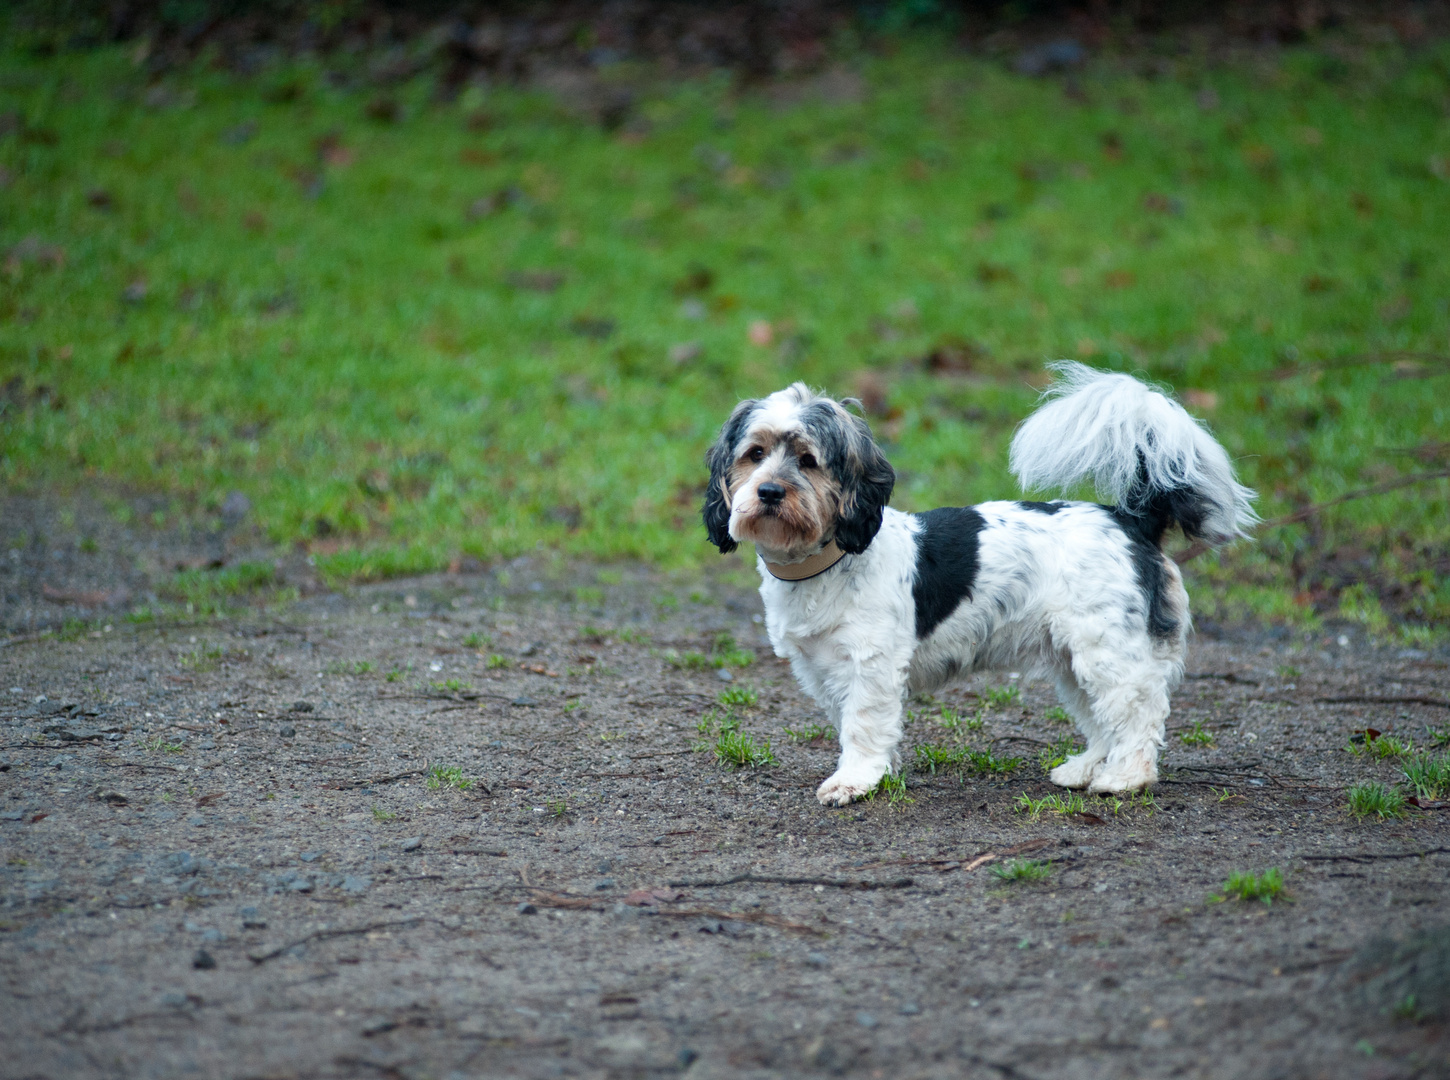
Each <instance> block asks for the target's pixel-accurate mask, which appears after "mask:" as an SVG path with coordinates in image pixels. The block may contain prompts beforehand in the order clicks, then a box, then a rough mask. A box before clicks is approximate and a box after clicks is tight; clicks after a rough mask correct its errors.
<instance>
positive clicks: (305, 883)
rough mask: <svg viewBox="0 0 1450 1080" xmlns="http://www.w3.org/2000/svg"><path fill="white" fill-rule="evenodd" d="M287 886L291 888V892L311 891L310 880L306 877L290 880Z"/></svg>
mask: <svg viewBox="0 0 1450 1080" xmlns="http://www.w3.org/2000/svg"><path fill="white" fill-rule="evenodd" d="M287 888H289V889H291V890H292V891H293V892H311V891H312V882H311V880H310V879H308V878H305V877H300V878H298V879H297V880H296V881H293V882H291V883H290V884H289V885H288V886H287Z"/></svg>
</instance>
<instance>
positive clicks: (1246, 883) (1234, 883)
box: [1208, 866, 1287, 905]
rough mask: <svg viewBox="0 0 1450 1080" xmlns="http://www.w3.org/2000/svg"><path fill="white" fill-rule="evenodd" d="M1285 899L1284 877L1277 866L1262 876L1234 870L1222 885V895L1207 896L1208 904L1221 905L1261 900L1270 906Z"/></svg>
mask: <svg viewBox="0 0 1450 1080" xmlns="http://www.w3.org/2000/svg"><path fill="white" fill-rule="evenodd" d="M1280 899H1287V897H1286V896H1285V894H1284V875H1283V873H1282V872H1280V870H1279V868H1278V867H1277V866H1274V867H1270V868H1269V869H1268V870H1265V871H1264V872H1263V873H1262V874H1250V873H1245V872H1244V871H1242V870H1236V871H1234V873H1232V874H1230V875H1229V878H1228V880H1227V881H1225V882H1224V883H1223V892H1222V893H1213V894H1211V895H1210V896H1209V898H1208V902H1209V903H1210V904H1222V903H1223V902H1224V901H1226V900H1262V901H1263V902H1264V903H1265V904H1267V905H1272V904H1273V902H1274V901H1275V900H1280Z"/></svg>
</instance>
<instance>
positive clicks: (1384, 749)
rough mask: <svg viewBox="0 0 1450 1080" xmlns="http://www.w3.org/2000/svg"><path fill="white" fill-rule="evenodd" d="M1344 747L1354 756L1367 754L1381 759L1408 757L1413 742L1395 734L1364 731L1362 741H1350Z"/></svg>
mask: <svg viewBox="0 0 1450 1080" xmlns="http://www.w3.org/2000/svg"><path fill="white" fill-rule="evenodd" d="M1356 734H1358V732H1356ZM1345 749H1346V750H1348V751H1349V752H1350V753H1351V754H1354V755H1355V756H1356V757H1359V756H1362V755H1366V754H1367V755H1369V756H1370V757H1372V758H1374V759H1376V760H1378V761H1383V760H1384V759H1385V758H1397V757H1409V756H1410V755H1411V754H1413V753H1414V752H1415V744H1414V743H1412V742H1410V741H1409V740H1408V739H1401V738H1399V737H1398V736H1395V735H1377V734H1375V733H1373V732H1372V731H1366V732H1365V733H1364V741H1363V742H1355V741H1351V742H1350V744H1349V745H1348V746H1347V747H1345Z"/></svg>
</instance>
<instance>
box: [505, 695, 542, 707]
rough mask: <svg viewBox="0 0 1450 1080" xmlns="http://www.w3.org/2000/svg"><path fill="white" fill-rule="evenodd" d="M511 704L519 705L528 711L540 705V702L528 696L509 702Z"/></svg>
mask: <svg viewBox="0 0 1450 1080" xmlns="http://www.w3.org/2000/svg"><path fill="white" fill-rule="evenodd" d="M509 704H510V705H518V706H521V707H522V708H526V709H532V708H533V707H534V706H536V705H538V702H537V701H535V700H534V699H533V698H531V697H529V696H527V695H521V696H519V697H516V698H514V699H513V701H511V702H509Z"/></svg>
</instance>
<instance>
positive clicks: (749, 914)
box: [530, 889, 826, 937]
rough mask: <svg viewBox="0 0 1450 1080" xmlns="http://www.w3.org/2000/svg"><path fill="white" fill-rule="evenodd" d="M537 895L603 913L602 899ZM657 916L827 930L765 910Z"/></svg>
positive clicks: (548, 903) (538, 899)
mask: <svg viewBox="0 0 1450 1080" xmlns="http://www.w3.org/2000/svg"><path fill="white" fill-rule="evenodd" d="M530 892H532V893H533V894H534V902H535V903H536V904H543V905H544V906H545V907H551V908H560V909H563V910H566V911H603V910H604V903H603V901H602V900H601V899H598V898H596V897H592V896H567V895H565V894H563V893H551V892H548V891H547V890H544V889H530ZM656 914H658V915H666V916H669V917H670V918H673V919H699V918H704V919H720V920H722V921H724V920H728V921H730V922H752V923H760V924H761V925H762V926H773V927H775V928H776V929H777V930H794V931H795V932H796V933H801V934H815V935H816V936H818V937H825V936H826V931H824V930H822V929H820V928H819V927H815V926H808V925H807V924H805V923H798V922H791V921H790V920H789V919H787V918H785V917H784V916H781V915H771V914H770V913H769V912H764V911H722V910H721V909H719V908H700V907H696V908H680V909H670V908H659V909H658V910H657V911H656Z"/></svg>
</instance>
